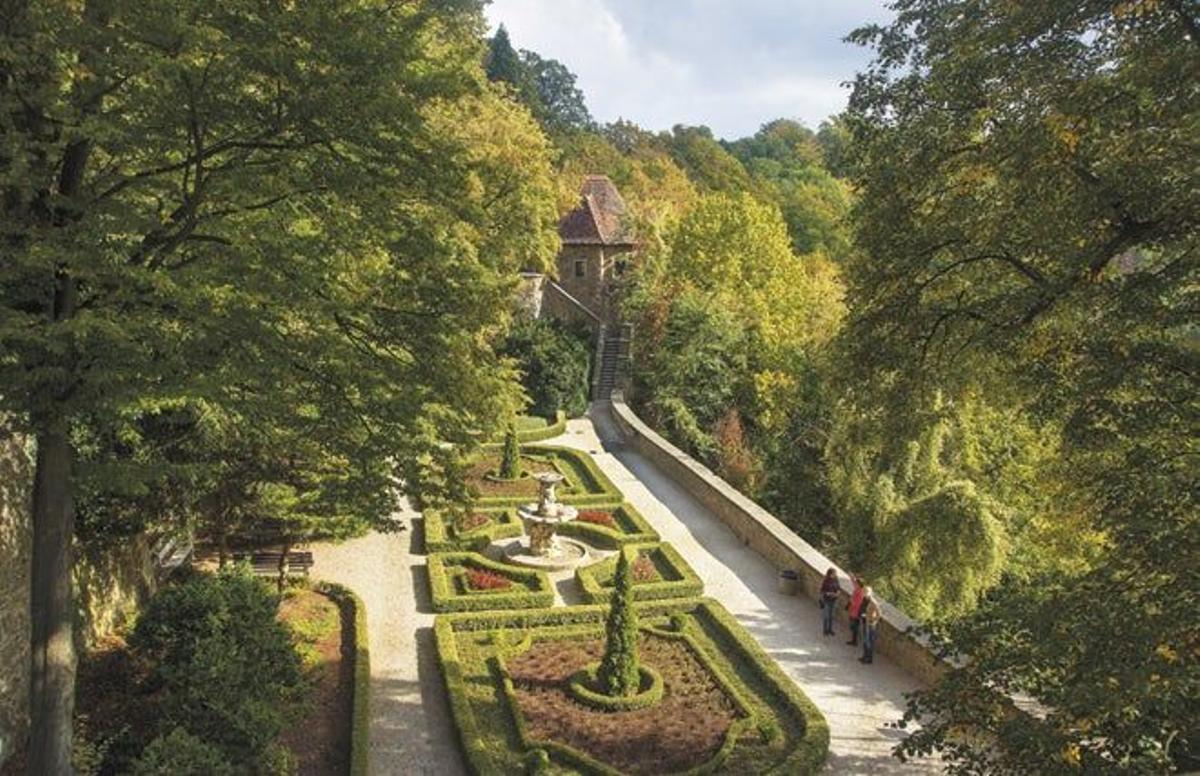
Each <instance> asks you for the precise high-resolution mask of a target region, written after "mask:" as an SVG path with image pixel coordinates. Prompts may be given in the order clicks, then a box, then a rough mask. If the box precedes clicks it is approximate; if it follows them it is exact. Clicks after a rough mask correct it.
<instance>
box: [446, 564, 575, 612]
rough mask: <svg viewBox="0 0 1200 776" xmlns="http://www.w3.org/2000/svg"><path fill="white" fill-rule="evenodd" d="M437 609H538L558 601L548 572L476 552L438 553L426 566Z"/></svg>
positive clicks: (460, 610)
mask: <svg viewBox="0 0 1200 776" xmlns="http://www.w3.org/2000/svg"><path fill="white" fill-rule="evenodd" d="M426 569H427V572H428V574H429V590H430V595H431V597H432V598H433V610H434V611H435V612H467V611H481V610H487V609H537V608H541V607H546V606H551V605H553V603H554V588H553V587H552V586H551V583H550V578H549V577H547V576H546V573H545V572H544V571H538V570H536V569H524V568H518V567H516V566H509V565H507V564H504V563H497V562H495V561H493V560H489V559H488V558H485V557H484V556H482V555H480V554H479V553H475V552H435V553H433V554H432V555H430V556H429V562H428V564H427V565H426Z"/></svg>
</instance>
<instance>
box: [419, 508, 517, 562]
mask: <svg viewBox="0 0 1200 776" xmlns="http://www.w3.org/2000/svg"><path fill="white" fill-rule="evenodd" d="M475 511H476V512H483V513H485V514H488V515H492V516H493V519H494V520H495V522H493V523H491V524H489V525H485V526H480V527H479V528H476V529H475V530H473V531H466V532H464V533H461V534H460V533H459V532H458V530H457V529H456V528H455V527H454V526H453V525H452V524H449V523H448V522H447V521H446V519H445V517H444V516H443V515H442V513H441V512H439V511H437V510H434V509H429V510H426V511H425V512H423V513H422V517H423V518H424V526H425V552H426V553H431V552H466V551H476V552H478V551H479V550H482V549H483V548H484V547H487V546H488V545H489V544H491V543H492V542H494V541H498V540H500V539H513V538H515V537H517V536H520V535H521V534H522V533H524V528H522V526H521V518H519V517H517V510H516V509H514V508H511V507H510V508H504V509H477V510H475Z"/></svg>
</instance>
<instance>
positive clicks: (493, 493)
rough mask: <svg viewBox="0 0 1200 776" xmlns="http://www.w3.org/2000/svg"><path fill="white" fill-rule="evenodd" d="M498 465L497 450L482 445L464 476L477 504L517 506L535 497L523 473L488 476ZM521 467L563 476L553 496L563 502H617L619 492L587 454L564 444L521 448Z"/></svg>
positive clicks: (529, 471)
mask: <svg viewBox="0 0 1200 776" xmlns="http://www.w3.org/2000/svg"><path fill="white" fill-rule="evenodd" d="M499 468H500V450H499V448H498V447H495V446H487V447H485V448H484V450H483V452H482V454H481V455H480V457H479V458H478V459H477V460H476V461H475V464H474V466H472V467H471V470H470V471H469V472H468V475H467V483H468V486H469V487H470V488H471V490H472V492H474V493H475V494H476V496H477V498H476V504H477V505H478V506H480V507H504V506H518V505H520V504H525V503H529V502H531V501H535V500H537V497H538V483H537V480H535V479H533V478H532V477H529V476H526V477H523V478H521V479H518V480H495V479H489V478H488V475H489V474H490V473H491V474H494V473H495V472H496V471H498V470H499ZM521 468H522V471H524V472H526V473H527V474H534V473H537V472H541V471H556V472H558V473H560V474H562V475H563V476H564V477H565V478H566V479H565V480H564V481H563V482H562V484H560V485H559V486H558V489H557V491H556V495H557V496H558V499H559V500H560V501H562V502H563V503H566V504H575V505H577V506H594V505H601V506H603V505H610V504H619V503H621V492H620V491H619V490H617V487H616V486H615V485H613V484H612V481H610V480H609V479H608V477H606V476H605V474H604V472H602V471H600V469H599V467H597V466H596V462H595V461H593V460H592V459H591V457H590V456H589V455H587V454H586V453H583V452H581V451H579V450H572V449H570V448H566V447H549V446H544V445H539V446H537V447H522V448H521Z"/></svg>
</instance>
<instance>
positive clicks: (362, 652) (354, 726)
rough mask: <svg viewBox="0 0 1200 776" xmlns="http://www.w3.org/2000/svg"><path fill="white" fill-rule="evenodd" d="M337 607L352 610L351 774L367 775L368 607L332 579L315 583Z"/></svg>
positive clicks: (369, 649)
mask: <svg viewBox="0 0 1200 776" xmlns="http://www.w3.org/2000/svg"><path fill="white" fill-rule="evenodd" d="M315 589H316V590H317V591H318V592H321V593H323V594H325V595H327V596H329V597H330V598H332V599H333V600H334V601H335V602H336V603H337V604H338V605H339V606H341V605H342V604H344V603H348V604H349V605H350V606H351V607H352V608H353V610H354V699H353V702H352V708H353V710H352V712H351V720H350V776H367V771H368V766H369V760H370V755H371V647H370V643H369V642H368V641H367V607H366V605H365V604H363V600H362V599H361V598H359V597H358V594H357V593H355V592H354V591H353V590H351V589H350V588H348V587H345V586H344V585H339V584H337V583H335V582H318V583H317V584H316V586H315Z"/></svg>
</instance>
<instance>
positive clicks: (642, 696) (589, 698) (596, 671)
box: [567, 662, 663, 711]
mask: <svg viewBox="0 0 1200 776" xmlns="http://www.w3.org/2000/svg"><path fill="white" fill-rule="evenodd" d="M599 676H600V663H598V662H597V663H589V664H588V665H587V666H586V667H585V668H582V669H580V670H579V671H576V672H575V673H574V675H572V676H571V679H570V681H569V682H568V684H567V688H568V689H567V692H569V693H570V695H571V697H572V698H574V699H575V700H577V701H579V702H580V703H582V704H584V705H585V706H591V707H592V708H593V709H599V710H600V711H636V710H637V709H647V708H650V707H651V706H653V705H655V704H656V703H659V702H660V701H662V699H663V678H662V674H660V673H659V672H658V670H657V669H655V668H653V667H651V666H648V665H646V664H644V663H641V664H639V665H638V685H639V686H641V685H642V684H646V683H648V684H649V685H650V686H649V687H647V688H646V689H645V690H641V691H640V692H638V693H636V694H634V695H630V696H628V697H624V696H616V695H605V694H604V693H602V692H597V691H595V690H593V689H592V686H595V684H596V683H597V682H598V681H599Z"/></svg>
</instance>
